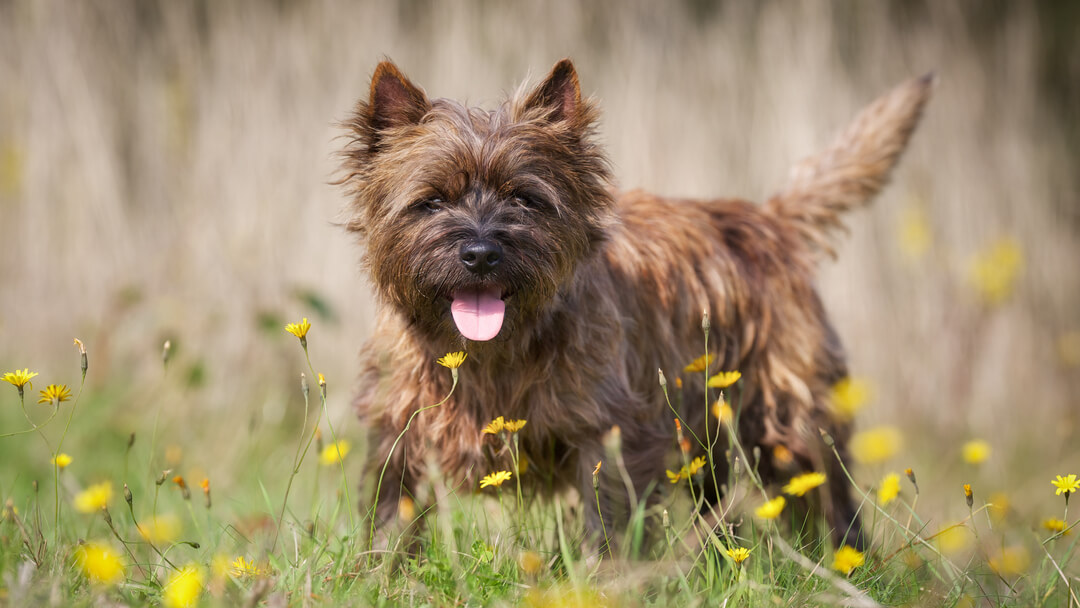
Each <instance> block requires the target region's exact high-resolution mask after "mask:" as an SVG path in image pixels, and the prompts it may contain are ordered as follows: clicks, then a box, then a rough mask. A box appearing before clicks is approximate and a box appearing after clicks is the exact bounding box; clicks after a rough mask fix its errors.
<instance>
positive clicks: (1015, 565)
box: [990, 547, 1031, 576]
mask: <svg viewBox="0 0 1080 608" xmlns="http://www.w3.org/2000/svg"><path fill="white" fill-rule="evenodd" d="M1029 565H1031V556H1030V555H1029V554H1028V551H1027V549H1025V548H1023V547H1005V549H1004V550H1003V551H1002V552H1001V553H999V554H998V555H996V556H994V557H992V558H990V568H991V569H992V570H993V571H994V572H997V573H998V574H1001V575H1003V576H1009V575H1016V574H1023V573H1024V572H1026V571H1027V569H1028V566H1029Z"/></svg>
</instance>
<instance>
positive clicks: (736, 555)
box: [727, 547, 750, 565]
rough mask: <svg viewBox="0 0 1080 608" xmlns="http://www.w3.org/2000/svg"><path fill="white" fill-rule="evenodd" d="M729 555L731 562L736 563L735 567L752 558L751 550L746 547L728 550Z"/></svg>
mask: <svg viewBox="0 0 1080 608" xmlns="http://www.w3.org/2000/svg"><path fill="white" fill-rule="evenodd" d="M727 554H728V557H730V558H731V561H733V562H735V565H739V564H741V563H743V562H745V561H746V560H747V558H749V557H750V550H749V549H747V548H746V547H735V548H734V549H728V550H727Z"/></svg>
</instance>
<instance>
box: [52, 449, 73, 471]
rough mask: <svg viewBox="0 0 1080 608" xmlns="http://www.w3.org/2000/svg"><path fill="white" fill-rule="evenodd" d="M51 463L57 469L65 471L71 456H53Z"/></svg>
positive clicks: (62, 454)
mask: <svg viewBox="0 0 1080 608" xmlns="http://www.w3.org/2000/svg"><path fill="white" fill-rule="evenodd" d="M52 463H53V464H55V465H56V466H57V468H60V469H65V468H67V466H68V465H69V464H71V456H68V455H67V454H65V453H63V452H61V453H59V454H57V455H56V456H53V459H52Z"/></svg>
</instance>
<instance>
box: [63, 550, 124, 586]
mask: <svg viewBox="0 0 1080 608" xmlns="http://www.w3.org/2000/svg"><path fill="white" fill-rule="evenodd" d="M75 564H76V565H77V566H78V567H79V570H81V571H82V573H83V576H85V577H86V578H88V579H90V582H91V583H94V584H98V585H115V584H116V583H118V582H120V581H121V580H123V578H124V563H123V562H122V561H120V553H119V552H118V551H116V550H115V549H113V548H112V547H111V546H109V545H107V544H105V543H102V542H96V541H91V542H88V543H86V544H84V545H82V546H80V547H79V548H78V549H76V550H75Z"/></svg>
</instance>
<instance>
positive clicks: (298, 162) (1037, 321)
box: [0, 0, 1080, 492]
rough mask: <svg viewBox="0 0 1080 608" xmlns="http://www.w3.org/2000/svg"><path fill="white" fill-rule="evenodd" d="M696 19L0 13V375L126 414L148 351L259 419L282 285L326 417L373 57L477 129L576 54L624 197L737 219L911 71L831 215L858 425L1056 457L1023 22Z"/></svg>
mask: <svg viewBox="0 0 1080 608" xmlns="http://www.w3.org/2000/svg"><path fill="white" fill-rule="evenodd" d="M707 4H708V3H703V2H685V3H683V2H680V3H655V2H645V1H642V2H589V3H578V2H573V1H570V0H557V1H553V2H543V3H540V2H534V3H514V4H511V3H496V2H490V3H489V2H471V3H467V6H466V5H465V3H450V2H446V3H442V2H423V1H412V2H404V3H401V4H391V3H388V2H363V3H359V2H334V1H326V2H312V3H291V2H280V3H263V2H254V1H240V2H208V3H205V4H198V5H196V4H190V3H180V2H168V1H161V2H53V1H44V2H38V1H13V2H12V1H9V2H3V3H0V83H2V85H0V218H2V219H0V259H2V260H3V263H2V264H0V282H2V285H3V290H0V364H2V365H3V367H4V368H5V369H7V368H13V367H14V366H16V365H19V366H25V365H30V366H32V367H35V368H36V369H39V370H40V371H41V372H42V373H43V374H45V375H54V374H55V375H62V374H68V373H69V371H71V370H74V368H75V365H76V364H75V363H70V364H69V359H70V360H71V361H74V355H73V353H72V352H70V351H69V350H67V349H69V344H70V337H71V336H74V335H79V336H80V337H82V338H83V339H84V340H86V341H87V344H88V345H89V346H90V348H91V350H92V351H96V352H95V354H96V357H95V359H94V361H95V365H96V366H97V367H96V370H95V371H96V372H97V373H98V376H97V377H98V378H99V379H102V378H105V377H112V378H125V379H131V380H132V381H133V382H134V386H136V387H143V390H149V389H148V388H147V387H149V386H152V384H153V381H154V379H155V378H156V376H157V371H156V366H157V359H156V356H157V352H158V348H159V346H160V343H161V341H163V340H164V339H165V338H166V337H173V338H174V339H176V340H177V341H178V342H179V343H180V344H182V349H180V350H179V351H178V355H177V356H178V359H177V362H178V365H179V366H180V367H181V368H182V367H183V366H185V365H190V364H191V363H192V362H193V361H195V360H196V359H198V358H205V365H206V369H207V370H208V374H209V375H208V381H207V385H206V387H205V388H204V389H203V390H202V392H201V393H199V398H198V399H189V398H187V397H181V398H176V399H178V401H177V403H173V404H170V406H175V407H177V408H181V407H182V408H183V410H182V411H184V412H187V413H192V412H198V413H214V414H215V415H220V414H221V413H222V412H225V411H229V410H230V408H232V407H235V406H236V405H237V404H247V403H251V402H256V403H261V402H265V403H266V404H267V405H266V406H265V407H264V408H263V409H264V411H263V415H265V416H267V417H269V418H270V419H274V418H275V417H276V416H279V415H280V413H281V409H282V406H281V402H282V398H281V396H280V395H281V391H282V390H283V389H287V390H290V391H292V390H293V389H292V385H293V380H292V373H293V370H294V369H299V366H296V365H293V364H292V363H294V362H295V361H292V360H286V361H282V360H281V357H282V356H283V355H282V354H281V353H282V352H289V353H293V351H294V350H295V349H293V348H286V347H285V346H284V345H285V344H287V345H288V347H292V346H293V345H292V344H288V343H287V342H285V341H283V339H282V340H281V341H279V340H269V339H267V335H268V334H265V333H260V332H259V331H258V330H257V329H256V321H255V318H256V315H257V314H258V313H259V312H271V313H275V314H277V315H279V316H281V317H283V318H287V319H288V320H294V319H296V318H299V317H300V316H302V315H307V316H313V315H312V314H311V311H310V310H309V309H307V308H305V307H304V306H303V305H301V303H300V302H299V301H298V300H297V299H296V298H295V297H294V296H293V295H292V294H293V291H294V290H295V289H296V288H298V287H305V288H311V289H314V290H316V291H318V292H319V293H322V294H324V295H325V296H326V298H328V299H329V301H330V302H332V303H333V305H334V306H335V308H336V309H337V311H338V313H339V317H340V325H339V326H333V325H331V324H330V323H329V322H327V321H324V320H319V321H318V322H317V323H316V328H315V329H314V330H313V331H312V334H311V340H312V345H313V346H312V348H313V350H314V351H315V352H316V353H318V356H317V359H318V360H319V361H321V362H323V364H325V365H326V369H325V372H326V374H327V376H328V377H329V378H330V379H331V386H332V387H333V390H332V395H333V398H332V400H331V402H332V406H333V407H334V409H335V410H336V411H337V415H338V416H339V418H341V419H347V418H348V415H347V414H346V412H345V409H346V408H345V405H346V403H347V399H348V392H349V391H348V389H347V387H348V385H349V383H350V382H349V379H350V378H351V377H352V374H353V370H352V364H353V360H354V353H355V350H356V348H357V346H358V344H359V343H360V341H361V340H362V339H363V338H364V336H365V334H366V333H367V331H368V330H369V327H370V322H371V315H370V311H371V308H372V304H371V298H370V295H369V293H368V290H367V288H366V286H365V284H364V283H363V282H362V280H361V279H360V277H359V273H358V271H357V264H356V261H357V258H358V255H357V251H356V249H355V247H354V246H353V245H352V243H350V242H349V240H348V238H347V237H346V235H345V233H344V231H343V230H341V229H340V228H338V227H336V226H335V225H334V224H333V222H334V221H335V219H336V218H337V214H338V211H339V209H340V207H341V206H342V203H343V200H342V197H341V195H340V193H339V192H338V191H337V190H336V189H335V188H334V187H332V186H330V185H328V182H329V181H330V180H331V179H332V177H333V174H334V171H335V165H336V161H335V160H334V158H333V153H334V151H335V150H336V149H337V148H338V147H339V146H340V145H341V143H340V142H339V141H335V140H334V138H335V136H336V135H337V134H338V131H337V129H336V128H335V126H334V122H335V121H336V120H338V119H341V118H343V117H344V116H345V115H346V113H347V111H348V110H349V109H350V106H351V104H352V103H353V101H354V100H355V98H356V97H357V96H359V95H361V94H363V93H364V92H365V91H366V87H367V79H368V77H369V75H370V72H371V70H372V69H373V68H374V65H375V64H376V62H377V61H378V60H379V59H381V58H382V57H384V56H389V57H391V58H393V59H394V60H395V61H397V62H398V64H399V65H400V66H401V67H402V68H403V69H404V70H405V71H406V72H407V73H408V74H409V75H410V77H412V78H413V80H414V81H416V82H418V83H422V84H423V86H424V87H425V88H426V89H427V91H428V92H429V93H430V94H432V95H435V96H447V97H456V98H466V99H468V100H469V101H471V102H474V103H479V104H492V103H495V102H496V101H497V100H498V99H499V98H500V96H501V92H502V91H507V90H510V89H512V88H513V87H515V86H516V85H517V84H518V82H519V81H520V79H521V78H522V77H523V76H524V75H525V74H528V73H531V74H533V76H534V77H535V76H537V75H540V74H541V73H543V72H545V70H547V69H548V68H549V67H550V65H551V64H552V63H553V62H554V61H555V60H556V59H558V58H560V57H562V56H571V57H573V58H574V59H575V60H576V62H577V65H578V69H579V71H580V73H581V76H582V81H583V85H584V87H585V89H586V90H587V91H590V92H592V93H593V94H595V95H596V96H597V97H599V98H600V99H601V100H602V106H603V108H604V118H603V126H602V133H603V138H604V140H605V141H606V142H607V144H608V146H609V149H610V152H611V157H612V159H613V161H614V164H615V172H616V175H617V176H618V179H619V181H620V182H621V183H622V184H623V185H624V186H626V187H632V186H641V187H644V188H648V189H652V190H656V191H660V192H664V193H669V194H686V195H694V196H708V195H742V196H746V197H750V198H753V199H756V200H759V201H760V200H762V199H763V198H764V197H766V196H767V195H768V194H770V192H771V191H772V189H774V188H778V187H779V186H780V185H781V184H782V183H783V178H784V176H785V173H786V171H787V169H788V167H790V166H791V165H792V164H793V163H794V161H795V160H797V159H798V158H799V157H800V156H802V155H804V154H806V153H809V152H811V151H812V150H814V149H815V148H816V147H818V146H821V145H824V144H825V143H827V141H828V139H829V137H830V135H831V134H832V133H834V132H835V131H836V130H837V129H839V128H840V127H842V126H843V125H844V124H845V122H846V121H847V120H848V119H849V118H850V117H851V116H852V115H853V114H854V113H855V111H857V109H858V108H859V107H861V105H862V104H864V103H865V102H867V101H868V100H870V99H871V98H873V97H874V96H875V95H876V94H878V93H880V92H882V91H884V90H886V89H887V88H889V87H890V86H892V85H893V84H894V83H897V82H899V81H901V80H903V79H905V78H908V77H910V76H912V75H916V74H920V73H923V72H925V71H928V70H936V71H937V73H938V76H939V79H940V82H939V88H938V91H937V94H936V98H935V99H934V100H933V102H932V104H931V107H930V110H929V112H928V115H927V117H926V121H925V123H924V124H923V126H922V127H921V129H920V131H919V132H918V133H917V134H916V136H915V138H914V140H913V145H912V147H911V149H910V151H909V153H908V155H907V157H906V159H905V160H904V161H903V162H902V165H901V168H900V171H899V172H898V174H897V175H896V179H895V183H894V185H893V186H891V187H890V188H889V189H888V190H887V191H886V195H885V196H883V197H882V198H881V200H879V201H877V202H876V204H875V205H874V207H873V209H872V210H871V211H868V212H864V213H861V214H858V215H857V216H856V217H853V218H852V222H851V226H852V234H851V237H850V240H849V241H848V242H847V243H846V244H845V245H844V246H843V247H842V249H841V251H840V258H839V260H838V262H837V263H835V264H833V265H828V266H827V267H826V269H825V272H824V276H823V277H822V281H821V282H822V291H823V292H824V294H825V298H826V300H827V303H828V305H829V307H830V308H831V309H832V311H833V312H834V315H835V318H836V319H837V325H838V327H839V330H840V332H841V334H842V336H843V337H844V339H845V341H846V343H847V344H848V347H849V349H850V351H851V359H852V361H853V367H854V369H855V371H857V372H858V373H859V374H861V375H865V376H868V377H870V378H872V379H873V380H874V382H875V384H876V386H877V391H876V393H877V395H878V398H877V402H876V407H875V408H874V409H872V410H871V411H870V412H868V414H866V417H865V420H864V424H870V423H873V422H879V421H883V422H901V423H904V424H908V425H909V426H908V429H909V431H910V430H914V429H915V428H917V427H925V426H927V425H935V426H936V427H937V428H936V429H935V431H934V436H935V437H938V436H955V437H957V438H958V441H959V440H961V439H963V438H965V437H967V436H969V435H971V436H984V437H988V438H990V439H992V440H993V441H994V442H995V445H996V446H998V447H999V448H1000V449H999V454H1002V455H1004V454H1006V453H1009V452H1010V451H1011V450H1014V449H1023V450H1028V451H1027V452H1026V453H1028V454H1030V455H1032V456H1037V457H1039V458H1042V459H1044V460H1045V461H1049V462H1056V461H1055V460H1054V459H1055V458H1056V457H1059V456H1060V455H1061V454H1062V453H1063V452H1062V450H1063V448H1062V447H1061V446H1062V444H1064V443H1065V441H1066V440H1067V439H1069V438H1072V439H1075V437H1076V430H1075V426H1074V425H1075V421H1076V415H1075V414H1074V412H1075V411H1076V408H1075V398H1074V395H1075V392H1076V389H1077V388H1078V386H1077V371H1076V369H1075V368H1073V369H1071V370H1069V369H1066V368H1065V367H1063V366H1062V364H1061V362H1060V361H1059V360H1058V358H1057V356H1056V350H1055V344H1056V340H1057V339H1058V337H1059V336H1060V335H1061V334H1062V333H1063V332H1065V331H1068V330H1075V329H1080V318H1078V317H1077V315H1076V311H1077V310H1078V304H1080V301H1078V293H1080V274H1078V273H1077V272H1076V260H1077V259H1080V246H1078V241H1077V238H1076V237H1077V234H1076V233H1077V222H1076V216H1075V211H1072V208H1073V207H1074V206H1075V203H1076V201H1077V199H1078V195H1080V192H1078V191H1077V186H1076V184H1077V181H1076V180H1075V179H1074V178H1073V177H1072V176H1071V175H1070V171H1073V170H1074V169H1075V163H1076V158H1075V157H1070V156H1069V151H1068V149H1067V148H1066V142H1065V134H1066V132H1067V130H1066V129H1064V128H1063V126H1062V123H1061V121H1063V120H1074V121H1075V120H1076V115H1075V113H1074V114H1073V115H1072V116H1063V115H1059V114H1056V113H1054V110H1053V108H1052V107H1050V106H1049V105H1048V104H1047V103H1046V101H1045V99H1044V96H1043V89H1042V88H1041V83H1040V81H1039V80H1038V77H1039V72H1038V68H1039V63H1038V61H1039V52H1040V47H1039V45H1040V43H1041V42H1040V41H1041V38H1040V36H1041V33H1040V32H1041V30H1040V24H1039V23H1038V22H1037V21H1036V15H1035V12H1034V10H1032V9H1030V7H1028V5H1026V4H1018V5H1014V6H1012V7H1011V8H1010V9H1009V10H1010V12H1011V13H1012V14H1011V15H1010V17H1009V18H1008V19H997V20H992V21H993V26H992V28H991V29H989V30H980V29H978V26H977V25H975V23H976V22H975V20H974V19H973V18H972V15H971V14H969V13H967V12H965V11H964V10H962V9H960V8H958V7H957V6H956V5H955V4H954V3H938V2H930V3H927V5H926V6H922V5H912V4H911V3H896V4H895V5H884V4H878V3H874V4H865V3H842V4H841V3H824V2H800V3H793V4H789V3H773V2H765V3H751V2H745V3H730V5H727V6H724V7H723V8H722V9H720V8H718V9H709V8H700V7H703V6H705V5H707ZM196 7H199V8H198V9H196ZM694 7H698V8H694ZM905 7H908V8H905ZM920 204H921V205H924V206H925V209H926V212H927V214H928V218H929V220H930V223H931V226H932V230H933V246H932V248H931V250H930V252H929V255H928V256H927V257H926V258H924V259H922V260H920V261H917V262H910V261H908V260H905V258H903V256H901V254H900V253H899V248H898V245H897V224H898V222H899V218H900V216H901V214H902V212H903V210H904V209H905V208H907V207H910V206H912V205H920ZM1070 213H1071V214H1072V215H1070ZM1002 235H1012V236H1015V237H1016V238H1017V239H1018V240H1019V241H1020V243H1021V245H1022V247H1023V249H1024V254H1025V257H1026V267H1025V270H1024V272H1023V274H1022V275H1021V279H1020V282H1019V286H1018V290H1017V293H1016V294H1015V297H1014V298H1013V299H1012V300H1011V301H1010V302H1009V303H1007V304H1006V305H1005V306H1003V307H1001V308H998V309H994V310H990V311H983V310H982V309H981V308H980V305H979V302H978V300H977V298H976V297H975V296H974V294H973V292H972V291H971V290H970V289H969V288H968V286H967V284H966V283H965V280H964V276H965V272H966V268H967V265H968V258H969V256H970V254H971V253H972V252H974V251H976V250H977V249H980V248H981V247H983V246H984V245H985V244H986V243H988V242H990V241H992V240H993V239H995V238H997V237H999V236H1002ZM135 294H138V297H134V296H135ZM278 333H279V334H280V333H282V332H278ZM274 335H275V336H277V334H274ZM277 337H279V338H281V337H282V336H277ZM284 337H288V336H284ZM289 356H292V355H289ZM70 375H71V376H74V373H71V374H70ZM268 378H269V381H268ZM293 392H295V391H293ZM179 399H183V401H182V402H181V401H179ZM293 403H294V404H295V401H294V402H293ZM245 410H246V408H245ZM248 415H249V414H247V413H244V414H242V416H248ZM236 418H237V419H239V420H242V417H241V415H240V414H237V415H236ZM231 427H232V425H229V424H225V425H218V426H216V427H215V429H207V430H206V432H205V433H204V436H205V438H206V439H207V440H208V441H207V442H208V443H210V444H213V443H214V439H215V438H217V437H219V436H224V435H225V434H228V433H232V431H233V429H232V428H231ZM1034 433H1037V435H1035V436H1033V434H1034ZM1036 437H1038V438H1036ZM917 445H919V440H918V439H913V440H912V447H915V446H917ZM1074 455H1075V452H1074ZM992 465H993V466H996V467H1001V468H1004V466H1005V463H1002V462H1000V461H999V462H997V463H992ZM1013 481H1019V480H1017V479H1013ZM1026 483H1031V484H1039V485H1038V486H1032V487H1038V488H1040V492H1041V491H1042V490H1045V488H1042V485H1045V482H1044V481H1043V480H1042V476H1040V477H1039V479H1038V480H1037V481H1035V480H1033V481H1030V482H1026Z"/></svg>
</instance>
